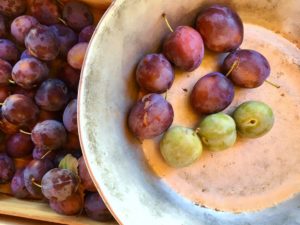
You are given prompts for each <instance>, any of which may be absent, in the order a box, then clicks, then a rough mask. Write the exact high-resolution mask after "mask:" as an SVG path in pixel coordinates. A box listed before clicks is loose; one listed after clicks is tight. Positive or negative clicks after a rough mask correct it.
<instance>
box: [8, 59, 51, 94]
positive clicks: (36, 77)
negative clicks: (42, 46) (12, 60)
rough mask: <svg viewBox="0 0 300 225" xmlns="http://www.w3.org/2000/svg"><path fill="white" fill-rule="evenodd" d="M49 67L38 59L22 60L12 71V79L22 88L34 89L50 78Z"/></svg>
mask: <svg viewBox="0 0 300 225" xmlns="http://www.w3.org/2000/svg"><path fill="white" fill-rule="evenodd" d="M48 75H49V69H48V67H47V65H46V64H45V63H43V62H41V61H40V60H38V59H36V58H27V59H21V60H20V61H18V62H17V63H16V64H15V65H14V67H13V70H12V78H13V80H14V81H15V82H16V84H18V85H19V86H20V87H22V88H24V89H32V88H34V87H37V86H38V85H40V84H41V83H42V82H43V81H44V80H46V79H47V78H48Z"/></svg>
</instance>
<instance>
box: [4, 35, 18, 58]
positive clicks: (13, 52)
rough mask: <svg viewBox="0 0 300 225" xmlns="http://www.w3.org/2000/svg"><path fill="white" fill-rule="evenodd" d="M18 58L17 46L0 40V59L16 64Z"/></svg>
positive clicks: (8, 41)
mask: <svg viewBox="0 0 300 225" xmlns="http://www.w3.org/2000/svg"><path fill="white" fill-rule="evenodd" d="M19 57H20V53H19V50H18V48H17V46H16V45H15V44H14V43H13V42H11V41H10V40H7V39H0V59H3V60H5V61H8V62H16V61H17V60H18V59H19Z"/></svg>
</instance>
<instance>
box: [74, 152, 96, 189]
mask: <svg viewBox="0 0 300 225" xmlns="http://www.w3.org/2000/svg"><path fill="white" fill-rule="evenodd" d="M78 172H79V177H80V180H81V185H82V186H83V188H84V190H86V191H90V192H97V189H96V187H95V185H94V183H93V180H92V178H91V176H90V174H89V172H88V169H87V167H86V164H85V162H84V158H83V157H80V158H79V159H78Z"/></svg>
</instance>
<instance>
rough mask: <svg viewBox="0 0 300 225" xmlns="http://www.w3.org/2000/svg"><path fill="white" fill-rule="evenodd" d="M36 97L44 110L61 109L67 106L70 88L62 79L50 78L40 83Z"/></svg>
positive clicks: (36, 100)
mask: <svg viewBox="0 0 300 225" xmlns="http://www.w3.org/2000/svg"><path fill="white" fill-rule="evenodd" d="M34 99H35V102H36V103H37V104H38V106H40V107H41V108H42V109H44V110H47V111H59V110H62V109H63V108H64V107H65V106H66V104H67V102H68V100H69V92H68V88H67V86H66V84H65V83H64V82H63V81H61V80H58V79H48V80H45V81H44V82H43V83H42V84H41V85H40V87H39V88H38V90H37V92H36V95H35V98H34Z"/></svg>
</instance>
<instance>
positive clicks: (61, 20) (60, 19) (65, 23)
mask: <svg viewBox="0 0 300 225" xmlns="http://www.w3.org/2000/svg"><path fill="white" fill-rule="evenodd" d="M58 20H59V21H60V22H62V23H63V24H64V25H66V26H67V22H66V21H64V20H63V19H62V18H60V17H59V18H58Z"/></svg>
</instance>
